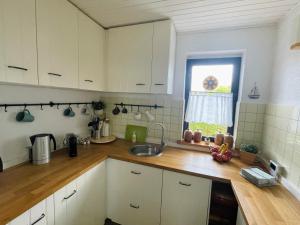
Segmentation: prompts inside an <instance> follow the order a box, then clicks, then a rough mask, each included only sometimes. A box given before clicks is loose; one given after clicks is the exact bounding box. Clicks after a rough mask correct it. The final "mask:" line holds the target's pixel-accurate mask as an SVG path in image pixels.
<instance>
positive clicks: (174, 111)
mask: <svg viewBox="0 0 300 225" xmlns="http://www.w3.org/2000/svg"><path fill="white" fill-rule="evenodd" d="M101 99H102V100H103V101H104V102H105V104H106V109H105V111H106V113H107V117H108V118H109V119H110V120H111V129H112V133H113V134H115V135H117V136H120V137H124V135H125V129H126V125H127V124H134V125H140V126H146V127H148V138H149V139H151V140H156V139H157V140H158V139H160V137H161V128H160V127H159V126H155V125H154V123H158V122H160V123H163V124H164V125H165V127H166V130H165V138H166V140H167V141H168V142H176V141H177V140H179V139H180V137H181V132H182V120H183V101H182V100H174V99H172V98H171V97H169V96H152V97H147V98H132V97H125V98H124V97H102V98H101ZM121 102H123V103H127V104H143V105H148V104H151V105H154V104H157V105H161V106H163V107H164V108H158V109H151V111H150V112H151V114H152V115H153V116H154V117H155V120H154V121H151V122H149V121H148V119H147V118H146V115H145V114H144V112H145V111H146V110H149V109H148V108H140V112H141V113H142V119H141V120H135V119H134V113H135V112H137V110H138V108H137V107H133V108H132V111H131V108H130V107H127V110H128V113H127V114H123V113H119V114H118V115H113V114H112V110H113V109H114V107H115V105H114V104H115V103H121ZM120 110H122V109H120Z"/></svg>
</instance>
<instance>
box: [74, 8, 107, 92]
mask: <svg viewBox="0 0 300 225" xmlns="http://www.w3.org/2000/svg"><path fill="white" fill-rule="evenodd" d="M78 13H79V15H78V31H79V32H78V34H79V88H80V89H86V90H96V91H104V90H105V84H106V81H105V74H104V45H105V31H104V29H103V28H102V27H100V26H99V25H98V24H96V23H95V22H94V21H92V20H91V19H90V18H88V17H87V16H86V15H84V14H83V13H82V12H78Z"/></svg>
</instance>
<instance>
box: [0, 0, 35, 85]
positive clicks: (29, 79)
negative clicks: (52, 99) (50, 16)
mask: <svg viewBox="0 0 300 225" xmlns="http://www.w3.org/2000/svg"><path fill="white" fill-rule="evenodd" d="M0 34H1V35H0V81H3V82H12V83H22V84H38V76H37V52H36V20H35V0H26V1H20V0H0Z"/></svg>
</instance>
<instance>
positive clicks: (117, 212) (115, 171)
mask: <svg viewBox="0 0 300 225" xmlns="http://www.w3.org/2000/svg"><path fill="white" fill-rule="evenodd" d="M107 172H108V176H107V185H108V186H107V207H108V208H107V212H108V218H110V219H112V220H113V221H115V222H117V223H120V224H122V225H141V224H143V225H158V224H159V223H160V206H161V188H162V170H160V169H156V168H151V167H147V166H142V165H137V164H133V163H128V162H123V161H118V160H111V159H110V160H108V162H107Z"/></svg>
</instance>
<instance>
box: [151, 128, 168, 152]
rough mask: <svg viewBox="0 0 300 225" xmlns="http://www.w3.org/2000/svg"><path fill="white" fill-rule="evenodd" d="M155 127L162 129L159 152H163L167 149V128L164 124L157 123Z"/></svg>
mask: <svg viewBox="0 0 300 225" xmlns="http://www.w3.org/2000/svg"><path fill="white" fill-rule="evenodd" d="M154 125H157V126H160V127H161V139H160V147H159V150H160V151H162V149H163V148H164V147H165V145H166V143H165V126H164V125H163V124H162V123H155V124H154Z"/></svg>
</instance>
